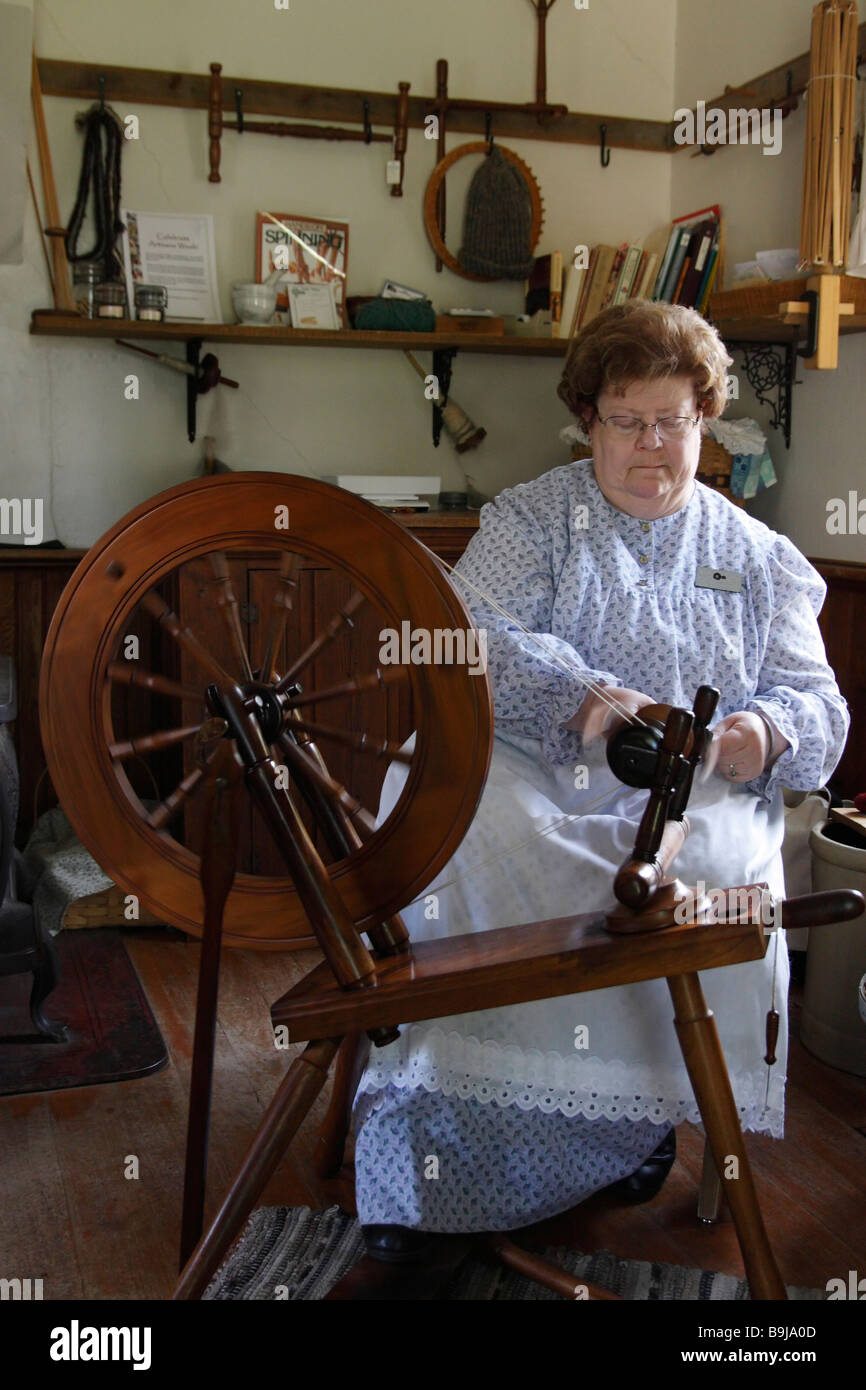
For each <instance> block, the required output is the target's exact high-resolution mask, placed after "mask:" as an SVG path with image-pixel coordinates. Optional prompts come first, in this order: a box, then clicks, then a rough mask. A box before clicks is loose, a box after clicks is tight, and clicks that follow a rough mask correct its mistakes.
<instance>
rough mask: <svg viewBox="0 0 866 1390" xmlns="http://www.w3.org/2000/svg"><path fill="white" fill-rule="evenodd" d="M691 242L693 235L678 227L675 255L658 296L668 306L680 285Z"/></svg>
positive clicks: (672, 257)
mask: <svg viewBox="0 0 866 1390" xmlns="http://www.w3.org/2000/svg"><path fill="white" fill-rule="evenodd" d="M690 241H691V233H690V232H689V231H688V229H685V230H684V229H683V228H681V227H678V228H677V231H676V243H675V246H674V253H673V255H672V256H671V259H670V264H669V265H668V273H667V275H666V276H665V278H664V283H663V285H662V287H661V291H660V293H659V294H658V295H657V296H656V298H657V299H661V300H665V301H666V302H667V303H668V304H672V303H673V297H674V291H675V290H676V287H677V285H678V283H679V278H680V271H681V270H682V268H683V261H684V260H685V258H686V254H687V252H688V249H689V242H690Z"/></svg>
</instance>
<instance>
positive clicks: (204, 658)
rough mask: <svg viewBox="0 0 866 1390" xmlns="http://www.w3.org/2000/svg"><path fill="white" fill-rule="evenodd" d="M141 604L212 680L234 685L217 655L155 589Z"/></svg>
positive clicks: (150, 591)
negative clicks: (184, 624)
mask: <svg viewBox="0 0 866 1390" xmlns="http://www.w3.org/2000/svg"><path fill="white" fill-rule="evenodd" d="M141 606H142V608H144V610H145V612H147V613H149V614H150V616H151V617H152V618H155V619H156V621H157V622H158V623H159V626H160V627H161V628H164V629H165V631H166V632H168V633H170V635H171V636H172V637H173V638H174V640H175V641H176V642H177V643H178V644H179V646H181V647H183V648H184V650H185V651H187V652H189V654H190V656H191V657H192V658H193V660H194V661H196V662H197V663H198V665H199V666H200V667H201V669H202V670H203V671H206V672H207V674H208V675H209V676H210V678H211V680H214V681H218V682H219V683H220V684H221V685H234V684H235V682H234V680H233V679H232V677H231V676H230V675H229V673H228V671H226V670H225V669H224V668H223V667H222V666H221V665H220V663H219V662H218V661H217V659H216V657H215V656H211V654H210V652H209V651H208V650H207V648H206V647H205V646H203V645H202V643H201V642H200V641H199V639H198V638H197V637H196V635H195V633H194V632H192V631H190V629H189V628H188V627H183V626H182V625H181V621H180V618H179V617H178V616H177V614H176V613H172V611H171V609H170V608H169V606H168V604H167V603H166V602H165V601H164V599H161V598H160V596H159V594H158V593H156V592H155V590H153V589H150V590H149V591H148V593H146V594H145V595H144V598H143V599H142V600H141Z"/></svg>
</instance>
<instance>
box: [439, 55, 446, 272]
mask: <svg viewBox="0 0 866 1390" xmlns="http://www.w3.org/2000/svg"><path fill="white" fill-rule="evenodd" d="M436 114H437V117H438V119H439V132H438V135H437V138H436V163H437V164H441V162H442V160H443V159H444V158H445V123H446V120H447V118H448V63H447V62H446V60H445V59H444V58H440V59H439V61H438V62H437V64H436ZM446 220H447V219H446V211H445V180H444V179H443V180H442V182H441V183H440V185H439V191H438V192H437V194H436V226H437V227H438V228H439V235H440V237H441V238H442V240H443V242H444V241H445V224H446ZM442 266H443V261H442V257H441V256H439V255H437V257H436V269H437V271H438V270H441V269H442Z"/></svg>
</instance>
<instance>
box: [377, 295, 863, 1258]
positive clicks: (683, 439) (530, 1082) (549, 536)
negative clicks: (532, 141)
mask: <svg viewBox="0 0 866 1390" xmlns="http://www.w3.org/2000/svg"><path fill="white" fill-rule="evenodd" d="M730 360H731V359H730V358H729V357H728V356H727V354H726V352H725V350H724V347H723V345H722V343H721V341H720V339H719V338H718V336H717V334H716V332H715V330H714V329H712V328H711V327H710V326H709V325H708V324H707V323H706V322H705V321H704V320H703V319H702V318H701V317H700V316H699V315H698V314H697V313H695V312H694V311H693V310H690V309H685V308H682V307H679V306H671V305H667V304H652V303H647V302H645V301H639V300H635V301H629V302H627V303H625V304H623V305H620V306H618V307H615V308H612V309H608V310H606V311H605V312H603V313H602V314H600V315H599V316H598V317H597V318H596V319H594V320H593V322H592V323H591V324H590V325H589V326H588V327H587V328H586V329H585V330H584V331H583V332H582V333H581V334H580V335H579V336H578V337H577V338H576V339H575V340H574V341H573V342H572V344H571V347H570V349H569V353H568V357H567V359H566V364H565V370H564V373H563V377H562V381H561V383H560V386H559V395H560V396H561V398H562V399H563V400H564V401H565V402H566V404H567V405H568V406H569V408H570V409H571V411H572V412H573V414H574V415H575V416H576V417H577V418H578V419H579V420H580V421H581V422H582V423H583V424H584V426H585V427H586V429H587V430H588V432H589V436H590V439H591V442H592V448H593V456H592V459H591V460H589V461H586V462H582V463H573V464H570V465H567V466H565V467H562V468H555V469H553V470H552V471H551V472H549V473H546V474H545V475H544V476H543V477H541V478H539V479H537V480H536V481H534V482H531V483H526V484H521V485H519V486H517V487H514V488H509V489H506V490H505V491H504V492H503V493H502V494H501V495H500V496H499V497H498V498H497V499H496V501H495V502H493V503H491V504H490V505H489V506H486V507H485V508H484V509H483V511H482V513H481V526H480V530H479V532H478V534H477V535H476V536H475V538H474V539H473V541H472V542H471V544H470V545H469V546H468V548H467V550H466V553H465V555H464V557H463V559H462V561H461V563H460V565H459V567H458V568H459V572H460V575H461V576H463V577H464V579H465V581H466V584H465V585H464V586H463V592H464V596H465V597H466V599H467V602H468V605H469V607H470V609H471V611H472V615H473V618H474V620H475V622H476V624H477V625H478V626H479V627H481V628H486V630H487V634H488V638H487V641H488V662H489V669H490V673H491V678H492V682H493V692H494V708H495V716H496V740H495V746H494V755H493V760H492V765H491V771H490V775H489V778H488V782H487V785H486V788H485V792H484V796H483V798H482V800H481V803H480V806H479V810H478V812H477V814H476V817H475V820H474V821H473V824H472V826H471V828H470V830H469V833H468V834H467V836H466V838H465V839H464V841H463V844H462V845H461V847H460V850H459V852H458V853H457V855H456V856H455V857H454V859H453V860H452V861H451V863H450V864H449V865H448V866H447V867H446V869H445V870H444V871H443V873H442V874H441V875H440V879H439V881H438V885H437V884H433V885H432V886H431V887H430V888H429V889H428V890H427V894H426V895H425V897H424V899H423V900H422V901H419V903H417V904H415V905H413V906H411V907H410V908H408V909H407V910H406V911H405V912H404V917H405V920H406V923H407V926H408V927H409V930H410V932H411V934H412V936H413V938H414V939H416V940H421V939H426V938H430V937H439V936H446V935H447V936H450V935H461V934H463V933H465V932H469V931H484V930H489V929H491V928H494V927H502V926H507V925H509V924H517V923H524V922H531V921H535V920H543V919H545V918H552V917H558V916H564V915H567V914H570V913H574V912H580V911H587V910H590V909H594V908H602V907H605V906H607V905H609V904H611V903H612V901H613V897H612V889H611V885H612V882H613V877H614V874H615V872H616V869H617V868H618V866H619V865H620V864H621V863H622V861H623V860H624V859H625V858H626V857H627V855H628V854H629V852H630V850H631V848H632V845H633V843H634V836H635V830H636V827H637V824H638V821H639V818H640V814H641V812H642V809H643V806H644V805H645V803H646V797H647V793H646V792H642V791H636V790H633V789H630V788H628V787H625V786H623V785H622V784H620V783H619V782H617V781H616V779H615V778H614V777H613V775H612V774H611V773H610V772H609V771H608V769H607V767H606V764H605V760H604V756H603V751H604V744H603V739H602V738H600V736H601V735H604V734H605V733H609V731H610V727H611V724H612V721H614V720H615V717H616V714H617V713H618V714H631V713H635V712H637V711H639V710H640V708H641V707H642V706H643V705H645V704H649V703H652V702H656V701H660V702H664V703H669V704H674V705H680V706H686V707H691V704H692V702H693V699H694V696H695V692H696V690H697V688H698V686H699V685H701V684H711V685H715V686H717V687H718V688H719V689H720V691H721V699H720V702H719V707H718V711H717V718H716V722H715V725H714V735H715V737H714V742H713V749H714V760H713V765H712V766H713V771H712V774H711V775H709V776H705V778H704V780H703V781H702V782H701V783H699V784H696V786H695V788H694V790H693V793H692V797H691V801H690V805H689V820H690V823H691V834H690V836H689V838H688V839H687V841H686V843H685V845H684V847H683V849H682V850H681V851H680V853H679V855H678V857H677V860H676V865H675V871H676V873H677V874H678V875H679V877H680V878H682V879H683V880H684V881H685V882H686V883H693V884H694V883H696V882H698V881H700V880H703V881H704V883H705V884H706V885H707V887H708V888H712V887H719V888H724V887H727V886H730V885H736V884H743V883H753V882H760V881H762V880H766V881H767V882H769V884H770V888H771V890H772V891H773V892H774V893H777V894H781V893H782V892H783V891H784V887H783V882H782V870H781V856H780V853H779V850H780V845H781V841H782V836H783V831H784V821H783V802H782V786H783V785H786V786H788V787H792V788H799V789H802V790H808V789H812V788H816V787H819V786H821V785H822V784H823V783H824V782H825V780H826V779H827V778H828V777H829V776H830V774H831V773H832V772H833V770H834V768H835V767H836V764H837V762H838V760H839V757H840V754H841V751H842V748H843V746H844V742H845V736H846V733H847V727H848V716H847V710H846V706H845V702H844V700H843V699H842V697H841V695H840V693H839V690H838V687H837V685H836V681H835V679H834V676H833V673H832V671H831V670H830V669H829V667H828V666H827V662H826V657H825V654H824V647H823V643H822V640H821V636H820V632H819V630H818V625H817V621H816V618H817V614H818V612H819V611H820V607H821V603H822V601H823V597H824V584H823V581H822V580H821V579H820V577H819V576H818V575H817V573H816V572H815V571H814V569H813V568H812V567H811V565H809V564H808V562H807V561H806V560H805V559H804V558H803V556H802V555H801V554H800V553H799V551H798V550H797V549H796V548H795V546H794V545H793V544H792V543H791V542H790V541H788V540H787V539H786V538H785V537H784V536H780V535H777V534H775V533H774V532H772V531H770V530H769V529H768V528H767V527H765V526H764V525H762V524H761V523H760V522H758V521H756V520H754V519H753V518H751V517H750V516H748V515H747V514H746V513H744V512H743V511H741V510H739V509H737V508H736V507H735V506H733V505H732V504H731V503H730V502H728V501H727V500H725V499H724V498H723V497H721V496H720V495H719V494H717V493H714V492H712V491H711V490H710V489H708V488H705V487H704V486H703V485H702V484H699V483H697V482H696V480H695V474H696V471H697V466H698V457H699V453H700V444H701V419H702V417H704V416H709V417H712V416H715V415H718V414H720V413H721V411H722V410H723V409H724V406H725V401H726V369H727V367H728V366H729V365H730ZM719 576H722V578H721V579H720V578H719ZM486 597H489V598H492V599H493V600H494V602H495V603H496V605H497V606H498V608H499V609H504V610H505V611H506V612H507V613H508V614H509V615H511V617H513V618H514V619H515V621H514V622H511V621H509V619H507V618H504V617H502V616H501V613H500V612H498V611H496V609H494V608H492V607H490V606H488V605H487V604H486V603H485V598H486ZM518 624H519V625H520V626H518ZM586 681H589V682H590V683H591V684H592V686H593V687H594V689H589V690H588V689H587V685H586V683H585V682H586ZM611 706H613V709H612V708H611ZM404 777H405V772H404V771H403V770H402V769H394V770H393V772H392V773H389V778H388V780H387V782H386V785H385V787H384V789H383V804H382V808H381V814H382V815H383V816H384V815H385V814H387V813H388V811H389V810H390V808H391V806H392V805H393V804H394V802H395V801H396V799H397V796H398V795H399V792H400V788H401V786H402V781H403V779H404ZM780 937H781V933H779V932H777V933H776V934H775V937H774V939H773V941H772V942H771V944H770V947H769V949H768V951H767V953H766V956H765V958H764V959H763V960H761V961H756V962H752V963H749V964H744V965H738V966H733V967H729V968H727V969H724V970H716V971H710V972H707V973H706V975H705V976H704V977H703V983H704V989H705V992H706V995H707V999H708V1002H709V1004H710V1006H711V1007H712V1008H713V1009H714V1012H715V1014H716V1020H717V1024H718V1027H719V1031H720V1034H721V1039H722V1046H723V1048H724V1051H725V1056H726V1059H727V1063H728V1069H729V1072H730V1075H731V1082H732V1086H733V1089H734V1094H735V1097H736V1101H737V1106H738V1110H739V1113H740V1120H741V1124H742V1125H743V1128H744V1129H752V1130H760V1131H764V1132H768V1133H770V1134H772V1135H775V1136H777V1137H781V1135H782V1132H783V1097H784V1075H785V1057H786V1050H787V1029H786V1023H787V1019H786V997H787V984H788V959H787V952H786V950H785V948H784V941H782V944H781V947H780V944H779V943H780ZM772 1005H774V1006H775V1008H776V1009H777V1010H778V1011H779V1013H780V1014H781V1016H782V1019H781V1028H780V1037H779V1046H778V1061H777V1062H776V1064H775V1066H774V1067H773V1068H772V1069H768V1068H767V1067H766V1065H765V1064H764V1062H763V1060H762V1057H763V1053H764V1050H765V1042H764V1019H765V1015H766V1013H767V1010H768V1009H769V1008H770V1007H771V1006H772ZM671 1013H672V1011H671V1005H670V1000H669V996H668V992H667V989H666V986H665V982H664V981H663V980H656V981H650V982H646V983H642V984H637V985H629V986H623V987H620V988H617V989H608V990H602V991H596V992H594V993H588V994H580V995H574V996H570V997H568V998H563V999H553V1000H540V1001H537V1002H534V1003H530V1004H523V1005H517V1006H513V1007H509V1008H505V1009H499V1010H488V1011H486V1012H480V1013H472V1014H465V1015H461V1016H459V1017H452V1018H448V1019H439V1020H433V1021H430V1022H425V1023H419V1024H414V1025H412V1026H411V1027H407V1028H405V1029H404V1030H403V1032H402V1034H401V1037H400V1039H399V1040H398V1041H397V1042H394V1043H392V1044H391V1045H390V1046H389V1047H387V1048H383V1049H381V1050H376V1049H374V1050H373V1052H372V1054H371V1057H370V1061H369V1064H368V1067H367V1070H366V1072H365V1074H364V1077H363V1078H362V1081H361V1085H360V1087H359V1092H358V1097H357V1101H356V1128H357V1127H358V1126H360V1131H359V1134H358V1140H357V1146H356V1157H355V1166H356V1188H357V1200H358V1214H359V1219H360V1221H361V1224H362V1226H364V1227H365V1230H366V1234H367V1244H368V1250H369V1251H370V1253H371V1254H374V1255H378V1257H379V1258H383V1259H402V1258H406V1257H411V1256H412V1255H413V1254H414V1253H415V1252H416V1251H418V1252H419V1254H421V1255H423V1253H424V1250H423V1247H424V1245H425V1244H429V1240H428V1238H427V1237H426V1236H420V1235H419V1234H418V1233H419V1232H426V1233H429V1232H457V1231H482V1230H507V1229H510V1228H514V1227H518V1226H521V1225H526V1224H530V1223H532V1222H534V1221H538V1220H541V1219H544V1218H546V1217H549V1216H552V1215H554V1214H556V1213H557V1212H560V1211H564V1210H566V1209H567V1208H569V1207H571V1206H573V1205H574V1204H575V1203H577V1202H578V1201H581V1200H583V1199H584V1198H585V1197H587V1196H589V1195H590V1193H592V1192H594V1191H596V1190H597V1189H598V1188H600V1187H605V1186H608V1185H611V1184H614V1183H617V1184H618V1185H619V1191H620V1193H621V1195H622V1196H623V1197H624V1198H625V1199H626V1200H645V1199H646V1198H647V1197H648V1196H651V1195H654V1193H655V1192H656V1191H657V1190H658V1188H659V1187H660V1185H661V1182H662V1181H663V1180H664V1176H665V1175H666V1173H667V1171H668V1169H669V1167H670V1165H671V1163H672V1162H673V1156H674V1152H675V1150H674V1142H673V1131H672V1127H673V1126H675V1125H676V1124H677V1123H679V1122H680V1121H682V1120H691V1121H697V1120H698V1119H699V1113H698V1109H697V1105H696V1102H695V1100H694V1096H693V1094H692V1090H691V1086H690V1084H689V1080H688V1075H687V1073H686V1070H685V1067H684V1065H683V1062H682V1058H681V1056H680V1053H679V1050H678V1045H677V1041H676V1037H675V1033H674V1029H673V1025H672V1018H671Z"/></svg>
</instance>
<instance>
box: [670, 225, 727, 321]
mask: <svg viewBox="0 0 866 1390" xmlns="http://www.w3.org/2000/svg"><path fill="white" fill-rule="evenodd" d="M717 231H718V224H717V223H716V221H715V220H714V219H713V218H708V219H707V220H706V221H704V222H701V223H699V224H698V226H697V227H696V228H695V231H694V233H693V235H692V240H691V243H690V245H689V254H688V269H687V271H686V273H685V275H684V277H683V280H682V284H681V285H680V287H679V291H678V293H677V295H676V298H675V300H674V303H675V304H685V305H686V306H687V308H690V309H691V308H694V305H695V303H696V301H697V298H698V293H699V291H700V288H701V285H702V284H703V279H704V271H705V269H706V264H707V259H708V257H709V254H710V251H711V249H712V246H713V242H714V241H715V239H716V233H717Z"/></svg>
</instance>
